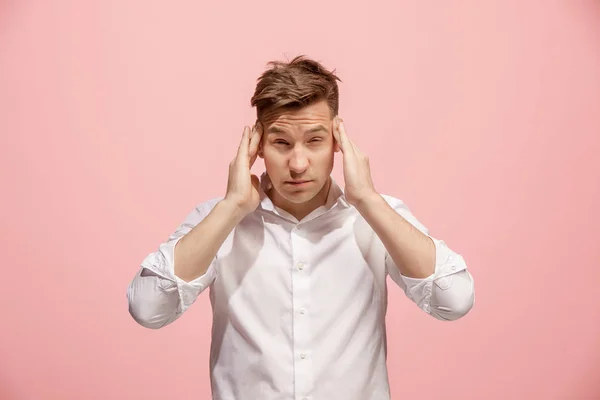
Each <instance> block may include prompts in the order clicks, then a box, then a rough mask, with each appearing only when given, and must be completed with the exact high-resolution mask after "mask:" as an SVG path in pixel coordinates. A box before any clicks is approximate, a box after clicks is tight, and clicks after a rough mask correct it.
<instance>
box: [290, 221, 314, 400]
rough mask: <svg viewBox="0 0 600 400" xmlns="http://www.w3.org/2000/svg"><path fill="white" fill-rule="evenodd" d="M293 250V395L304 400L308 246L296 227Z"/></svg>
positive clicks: (308, 378) (307, 385)
mask: <svg viewBox="0 0 600 400" xmlns="http://www.w3.org/2000/svg"><path fill="white" fill-rule="evenodd" d="M291 250H292V265H293V271H292V274H291V275H292V298H293V299H292V307H293V309H294V312H293V328H292V329H293V338H294V342H293V351H294V360H295V361H294V362H295V366H294V378H295V379H294V381H295V389H296V393H295V394H296V396H298V398H303V397H304V396H306V394H308V393H310V392H311V390H312V386H313V381H314V377H313V369H312V361H311V357H310V352H311V350H312V349H311V348H310V318H309V313H308V309H309V308H310V274H309V273H308V269H309V266H310V265H309V262H310V260H308V259H307V256H308V255H309V254H310V243H309V242H308V241H307V240H306V239H304V238H303V237H302V235H301V234H300V232H299V229H298V227H296V228H295V229H293V230H292V232H291Z"/></svg>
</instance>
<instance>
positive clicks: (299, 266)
mask: <svg viewBox="0 0 600 400" xmlns="http://www.w3.org/2000/svg"><path fill="white" fill-rule="evenodd" d="M297 267H298V269H299V270H300V271H302V270H303V269H304V263H301V262H299V263H298V264H297Z"/></svg>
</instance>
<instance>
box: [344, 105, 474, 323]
mask: <svg viewBox="0 0 600 400" xmlns="http://www.w3.org/2000/svg"><path fill="white" fill-rule="evenodd" d="M333 135H334V137H335V139H336V143H337V144H338V145H339V147H340V149H341V151H342V153H343V155H344V181H345V183H346V188H345V189H346V190H345V196H346V199H347V200H348V202H350V204H352V205H354V206H355V207H356V209H357V210H358V211H359V212H360V213H361V215H362V216H363V217H364V218H365V220H366V221H367V223H368V224H369V225H370V226H371V227H372V228H373V230H374V231H375V233H376V234H377V236H378V237H379V238H380V239H381V241H382V243H383V245H384V247H385V248H386V256H385V264H386V268H387V271H388V273H389V275H390V276H391V277H392V279H393V280H394V281H395V282H396V283H397V284H398V285H399V286H400V287H401V288H402V289H403V290H404V292H405V293H406V295H407V296H408V297H409V298H410V299H411V300H413V301H414V302H415V303H416V304H417V305H418V306H419V307H420V308H421V309H423V310H424V311H425V312H427V313H429V314H431V315H432V316H434V317H435V318H438V319H441V320H454V319H458V318H460V317H462V316H463V315H465V314H466V313H467V312H468V311H469V310H470V309H471V307H472V306H473V302H474V299H475V295H474V286H473V278H472V277H471V275H470V274H469V272H468V271H467V266H466V264H465V261H464V259H463V258H462V257H461V256H460V255H459V254H456V253H454V252H453V251H452V250H450V249H449V248H448V247H447V246H446V244H445V243H444V242H443V241H441V240H437V239H434V238H432V237H431V236H429V234H428V232H427V229H426V228H425V227H424V226H423V225H422V224H421V223H419V221H417V219H416V218H415V217H414V216H413V215H412V213H411V212H410V210H409V209H408V207H406V206H405V205H404V203H402V202H401V201H400V200H397V199H394V198H391V197H389V196H382V195H380V194H378V193H377V191H376V190H375V188H374V186H373V181H372V179H371V171H370V167H369V158H368V157H367V156H366V155H365V154H364V153H363V152H361V151H360V150H359V149H358V147H356V145H355V144H354V143H352V141H351V140H350V139H349V138H348V135H347V133H346V129H345V127H344V123H343V121H342V120H341V119H340V118H339V117H337V116H336V117H335V120H334V128H333ZM388 202H390V203H392V204H389V203H388Z"/></svg>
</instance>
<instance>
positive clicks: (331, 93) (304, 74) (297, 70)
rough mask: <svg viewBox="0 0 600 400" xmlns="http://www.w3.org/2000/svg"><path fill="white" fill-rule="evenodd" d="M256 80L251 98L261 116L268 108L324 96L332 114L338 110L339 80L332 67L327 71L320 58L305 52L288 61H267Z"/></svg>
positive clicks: (299, 104) (294, 105)
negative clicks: (310, 57)
mask: <svg viewBox="0 0 600 400" xmlns="http://www.w3.org/2000/svg"><path fill="white" fill-rule="evenodd" d="M267 65H268V66H270V67H271V68H270V69H268V70H267V71H265V72H264V73H263V74H262V75H261V76H260V77H259V78H258V83H257V84H256V90H255V91H254V95H253V96H252V99H251V100H250V104H251V105H252V107H256V114H257V116H258V119H259V120H260V119H261V118H262V117H263V115H264V114H265V113H267V112H272V111H275V110H277V109H281V108H284V109H285V108H291V109H293V108H301V107H304V106H308V105H310V104H312V103H314V102H317V101H321V100H327V103H328V104H329V109H330V110H331V115H332V116H335V115H337V114H338V108H339V91H338V85H337V82H336V81H340V82H341V81H342V80H341V79H340V78H338V77H337V76H336V75H335V70H333V71H328V70H327V69H326V68H325V67H323V65H321V64H320V63H319V62H317V61H314V60H311V59H309V58H307V57H306V56H304V55H301V56H298V57H296V58H294V59H293V60H292V61H290V62H287V63H286V62H282V61H270V62H269V63H268V64H267Z"/></svg>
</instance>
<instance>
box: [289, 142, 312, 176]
mask: <svg viewBox="0 0 600 400" xmlns="http://www.w3.org/2000/svg"><path fill="white" fill-rule="evenodd" d="M289 166H290V170H291V171H292V172H295V173H297V174H301V173H303V172H304V171H306V169H307V168H308V157H306V154H305V153H304V151H303V150H302V149H298V148H296V149H294V150H293V151H292V154H291V156H290V161H289Z"/></svg>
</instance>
